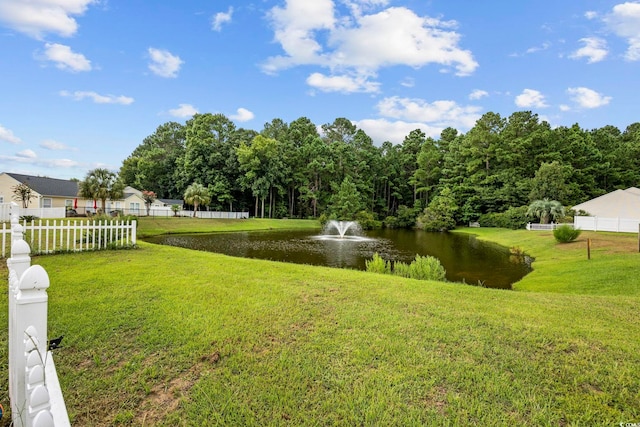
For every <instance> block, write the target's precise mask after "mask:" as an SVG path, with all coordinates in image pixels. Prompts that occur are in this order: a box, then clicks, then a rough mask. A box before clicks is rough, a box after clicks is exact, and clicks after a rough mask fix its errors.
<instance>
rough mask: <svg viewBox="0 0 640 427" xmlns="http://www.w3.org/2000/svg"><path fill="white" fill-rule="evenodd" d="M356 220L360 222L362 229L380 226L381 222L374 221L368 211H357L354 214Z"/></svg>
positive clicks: (372, 228)
mask: <svg viewBox="0 0 640 427" xmlns="http://www.w3.org/2000/svg"><path fill="white" fill-rule="evenodd" d="M356 221H358V224H360V227H362V229H363V230H374V229H376V228H381V227H382V223H381V222H380V221H376V219H375V217H374V216H373V214H372V213H371V212H368V211H360V212H358V213H357V214H356Z"/></svg>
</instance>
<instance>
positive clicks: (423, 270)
mask: <svg viewBox="0 0 640 427" xmlns="http://www.w3.org/2000/svg"><path fill="white" fill-rule="evenodd" d="M409 274H410V277H411V278H412V279H418V280H439V281H444V280H445V274H446V271H445V269H444V267H443V266H442V264H440V260H439V259H438V258H436V257H433V256H430V255H427V256H420V255H416V259H415V260H414V261H413V262H412V263H411V265H410V266H409Z"/></svg>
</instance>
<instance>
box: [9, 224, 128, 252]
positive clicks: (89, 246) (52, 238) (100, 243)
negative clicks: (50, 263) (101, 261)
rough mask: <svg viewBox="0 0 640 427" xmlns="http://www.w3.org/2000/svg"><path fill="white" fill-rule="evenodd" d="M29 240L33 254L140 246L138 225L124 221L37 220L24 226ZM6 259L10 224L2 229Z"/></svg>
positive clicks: (26, 237) (26, 238)
mask: <svg viewBox="0 0 640 427" xmlns="http://www.w3.org/2000/svg"><path fill="white" fill-rule="evenodd" d="M22 227H23V230H24V233H25V240H26V241H28V242H29V245H30V247H31V250H32V254H34V255H35V254H51V253H55V252H82V251H92V250H99V249H106V248H113V247H116V248H117V247H130V246H135V245H136V241H137V238H136V229H137V222H136V221H135V220H133V221H120V220H117V219H114V220H109V221H91V220H89V221H72V220H44V221H43V220H37V221H32V222H30V223H28V222H27V221H23V224H22ZM0 234H1V240H2V249H1V251H0V252H1V253H2V257H3V258H4V257H5V256H6V254H7V253H8V252H9V249H8V248H9V243H10V242H11V239H10V238H9V236H10V235H11V228H10V226H7V224H6V223H3V224H2V228H1V229H0Z"/></svg>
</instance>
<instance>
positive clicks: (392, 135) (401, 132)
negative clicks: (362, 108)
mask: <svg viewBox="0 0 640 427" xmlns="http://www.w3.org/2000/svg"><path fill="white" fill-rule="evenodd" d="M353 123H354V124H355V125H356V126H357V127H358V128H360V129H362V130H363V131H365V132H366V133H367V135H369V136H370V137H371V139H372V140H373V141H374V143H375V144H377V145H381V144H382V143H383V142H385V141H389V142H391V143H393V144H401V143H402V141H403V140H404V138H405V137H406V136H407V135H408V134H409V132H411V131H412V130H415V129H420V130H421V131H423V132H424V133H425V135H427V136H430V137H433V138H437V137H438V136H439V135H440V134H441V133H442V131H443V130H444V128H445V127H438V126H430V125H427V124H425V123H420V122H405V121H402V120H397V121H390V120H387V119H365V120H360V121H355V122H353Z"/></svg>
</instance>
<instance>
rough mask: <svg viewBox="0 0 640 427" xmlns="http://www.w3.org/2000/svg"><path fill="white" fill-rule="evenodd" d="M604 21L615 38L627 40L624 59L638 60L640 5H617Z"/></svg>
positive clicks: (639, 58)
mask: <svg viewBox="0 0 640 427" xmlns="http://www.w3.org/2000/svg"><path fill="white" fill-rule="evenodd" d="M604 21H605V22H606V24H607V26H608V27H609V28H610V29H611V30H612V31H613V32H614V33H615V34H616V35H617V36H619V37H622V38H624V39H626V40H627V43H628V44H629V47H628V48H627V52H626V54H625V58H626V59H628V60H629V61H637V60H640V3H637V2H625V3H620V4H617V5H615V6H614V7H613V10H612V11H611V13H609V14H608V15H607V16H605V18H604Z"/></svg>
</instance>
